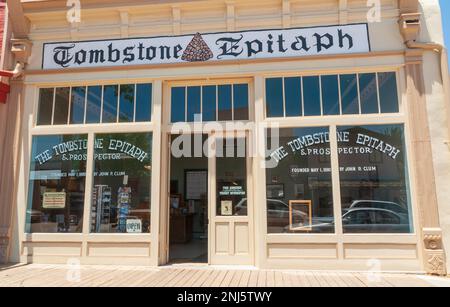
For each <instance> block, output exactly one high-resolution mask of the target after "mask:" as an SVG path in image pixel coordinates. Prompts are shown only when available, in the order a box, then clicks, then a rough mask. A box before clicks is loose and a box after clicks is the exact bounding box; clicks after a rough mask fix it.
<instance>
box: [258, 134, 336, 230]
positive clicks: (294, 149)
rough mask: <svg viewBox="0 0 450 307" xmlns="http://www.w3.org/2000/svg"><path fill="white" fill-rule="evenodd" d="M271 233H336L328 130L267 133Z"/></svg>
mask: <svg viewBox="0 0 450 307" xmlns="http://www.w3.org/2000/svg"><path fill="white" fill-rule="evenodd" d="M267 146H268V148H269V149H268V152H267V156H268V159H267V161H266V183H267V186H266V197H267V211H266V213H267V230H268V232H269V233H333V232H334V228H335V225H334V218H333V193H332V182H331V164H330V154H331V151H330V144H329V132H328V128H325V127H324V128H322V127H317V128H287V129H286V128H284V129H280V131H279V136H278V135H276V134H274V135H272V132H271V130H267Z"/></svg>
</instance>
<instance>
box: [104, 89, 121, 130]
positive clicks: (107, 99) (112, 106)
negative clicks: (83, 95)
mask: <svg viewBox="0 0 450 307" xmlns="http://www.w3.org/2000/svg"><path fill="white" fill-rule="evenodd" d="M118 95H119V86H118V85H105V86H104V87H103V114H102V122H103V123H115V122H117V104H118Z"/></svg>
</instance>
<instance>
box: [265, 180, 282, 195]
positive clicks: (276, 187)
mask: <svg viewBox="0 0 450 307" xmlns="http://www.w3.org/2000/svg"><path fill="white" fill-rule="evenodd" d="M266 196H267V198H268V199H269V198H270V199H280V198H284V184H282V183H279V184H268V185H267V187H266Z"/></svg>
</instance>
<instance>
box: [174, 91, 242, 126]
mask: <svg viewBox="0 0 450 307" xmlns="http://www.w3.org/2000/svg"><path fill="white" fill-rule="evenodd" d="M171 94H172V96H171V122H172V123H176V122H194V121H204V122H207V121H230V120H248V119H249V109H248V102H249V92H248V84H223V85H204V86H182V87H172V91H171Z"/></svg>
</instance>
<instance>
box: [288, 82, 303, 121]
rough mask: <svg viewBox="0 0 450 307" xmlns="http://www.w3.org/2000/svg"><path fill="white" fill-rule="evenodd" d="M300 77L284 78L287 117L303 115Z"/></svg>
mask: <svg viewBox="0 0 450 307" xmlns="http://www.w3.org/2000/svg"><path fill="white" fill-rule="evenodd" d="M301 82H302V81H301V78H300V77H293V78H284V96H285V100H286V116H288V117H289V116H301V115H302V85H301Z"/></svg>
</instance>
